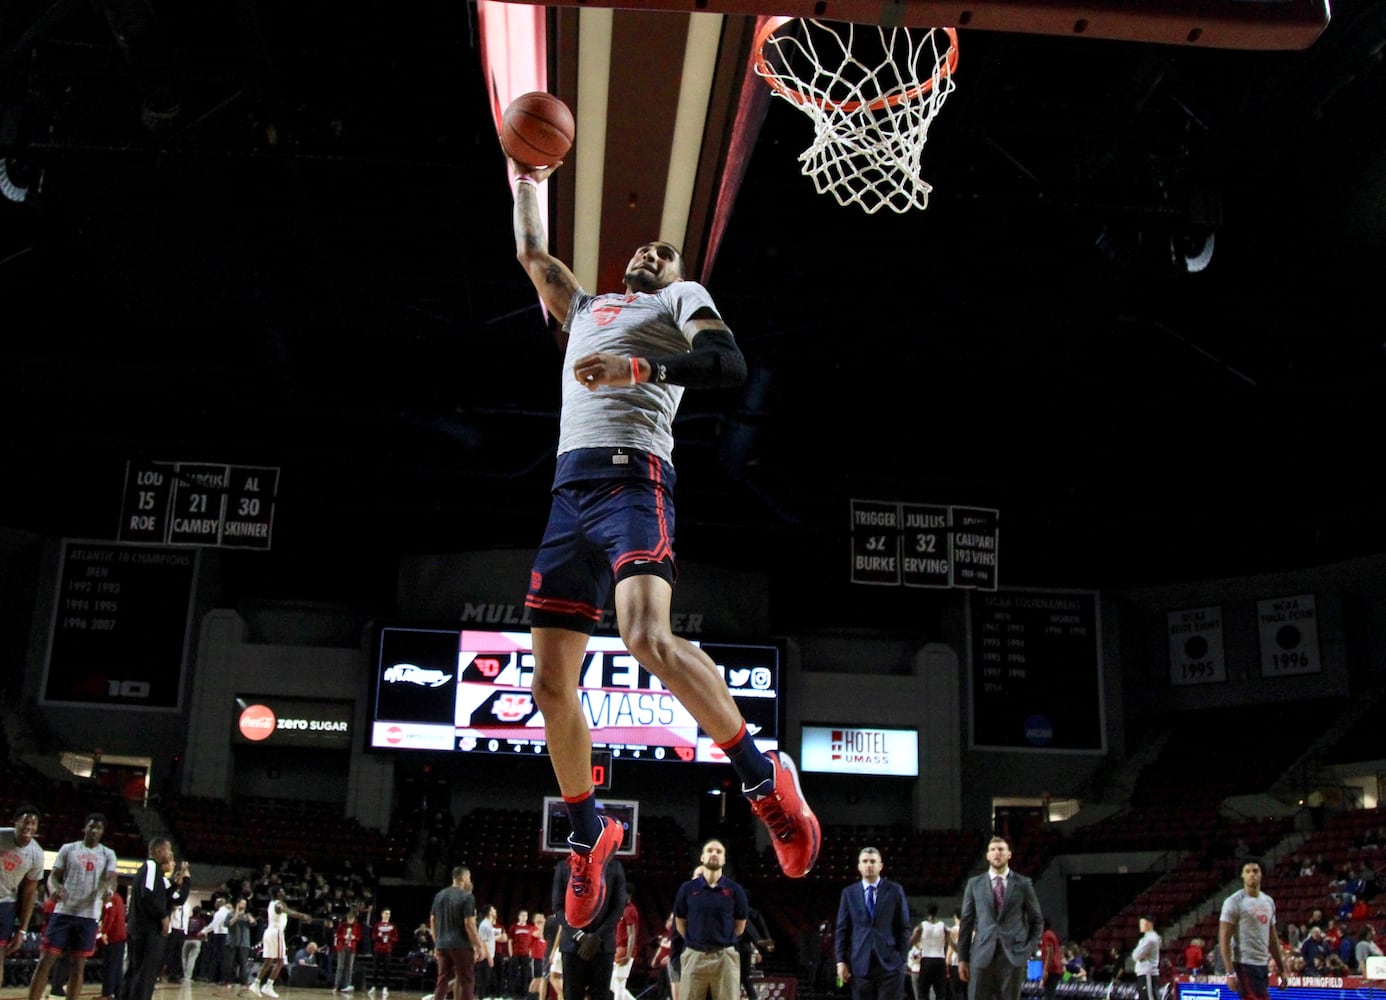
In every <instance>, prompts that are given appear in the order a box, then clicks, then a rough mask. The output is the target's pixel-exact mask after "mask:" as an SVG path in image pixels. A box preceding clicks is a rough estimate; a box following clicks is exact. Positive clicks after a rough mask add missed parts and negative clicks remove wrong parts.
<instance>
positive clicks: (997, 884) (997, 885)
mask: <svg viewBox="0 0 1386 1000" xmlns="http://www.w3.org/2000/svg"><path fill="white" fill-rule="evenodd" d="M991 895H992V898H993V899H994V900H996V912H997V913H1000V912H1001V904H1002V903H1004V902H1005V901H1006V892H1005V890H1004V889H1003V888H1001V876H1000V875H993V876H992V877H991Z"/></svg>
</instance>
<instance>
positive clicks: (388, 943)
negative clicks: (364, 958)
mask: <svg viewBox="0 0 1386 1000" xmlns="http://www.w3.org/2000/svg"><path fill="white" fill-rule="evenodd" d="M398 943H399V928H398V927H396V926H395V922H394V920H393V919H392V914H391V912H390V908H389V907H388V906H387V907H385V908H384V909H383V910H381V911H380V919H379V920H377V921H376V922H375V926H374V927H372V928H371V988H370V989H369V990H367V991H366V995H367V996H370V997H374V996H375V991H376V990H377V989H379V990H380V991H381V992H380V996H381V1000H384V998H385V997H388V996H389V995H390V960H391V958H393V957H394V953H395V945H396V944H398Z"/></svg>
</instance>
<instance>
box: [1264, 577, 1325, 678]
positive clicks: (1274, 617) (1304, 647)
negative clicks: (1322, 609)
mask: <svg viewBox="0 0 1386 1000" xmlns="http://www.w3.org/2000/svg"><path fill="white" fill-rule="evenodd" d="M1256 622H1257V625H1258V627H1259V630H1260V633H1261V676H1262V677H1289V676H1291V675H1294V674H1317V673H1321V672H1322V671H1323V662H1322V661H1321V660H1320V659H1319V617H1318V610H1317V609H1316V608H1315V606H1314V595H1313V594H1300V595H1299V596H1297V597H1273V598H1271V599H1270V600H1266V601H1257V602H1256Z"/></svg>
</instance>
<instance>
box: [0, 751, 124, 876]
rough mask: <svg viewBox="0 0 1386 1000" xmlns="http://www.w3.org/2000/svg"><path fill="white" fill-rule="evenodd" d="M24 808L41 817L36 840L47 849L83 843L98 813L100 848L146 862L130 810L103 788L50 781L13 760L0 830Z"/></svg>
mask: <svg viewBox="0 0 1386 1000" xmlns="http://www.w3.org/2000/svg"><path fill="white" fill-rule="evenodd" d="M24 803H32V804H33V805H36V806H38V807H39V809H41V810H42V811H43V819H42V821H41V822H40V823H39V838H38V839H39V842H40V843H42V844H43V845H44V846H45V847H50V848H53V849H57V847H59V846H60V845H62V844H65V843H68V842H71V841H74V840H81V839H82V828H83V826H84V825H85V822H86V818H87V815H88V814H89V813H94V812H99V813H102V814H104V815H105V817H106V834H105V836H104V837H103V838H102V843H104V844H105V845H106V846H107V847H109V848H110V849H111V850H113V851H115V852H116V854H117V855H119V856H120V857H125V858H142V857H144V854H145V844H144V837H143V836H142V835H141V833H140V828H139V825H138V824H137V823H136V822H135V817H134V815H133V814H132V813H131V812H130V806H129V804H128V803H127V802H126V801H125V800H124V799H123V798H121V796H120V793H119V792H118V791H116V790H115V789H111V788H102V787H100V786H99V785H96V784H95V783H92V782H88V781H84V780H83V779H81V778H77V777H74V778H73V779H72V780H70V781H54V780H53V779H51V778H48V777H46V776H45V775H43V774H41V773H40V772H38V771H36V770H35V769H34V768H32V767H30V766H29V765H28V764H25V763H24V762H23V761H20V760H16V759H14V758H11V760H10V763H9V770H8V771H7V772H6V779H5V786H4V789H3V790H0V825H9V820H10V818H11V817H12V816H13V815H14V810H15V808H16V807H17V806H19V805H22V804H24Z"/></svg>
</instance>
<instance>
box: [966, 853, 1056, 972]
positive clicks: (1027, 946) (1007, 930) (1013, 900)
mask: <svg viewBox="0 0 1386 1000" xmlns="http://www.w3.org/2000/svg"><path fill="white" fill-rule="evenodd" d="M1043 934H1044V914H1043V913H1042V912H1041V911H1040V905H1039V897H1038V896H1036V895H1035V885H1034V883H1033V882H1031V881H1030V880H1029V879H1028V878H1026V877H1025V876H1024V875H1017V874H1016V873H1015V872H1013V871H1011V845H1010V844H1008V843H1006V841H1005V839H1004V838H1002V837H992V838H991V841H990V842H989V843H988V844H987V871H985V872H983V873H982V874H981V875H974V876H972V877H971V878H970V879H968V880H967V887H966V888H965V889H964V890H963V905H962V922H961V923H960V925H959V927H958V977H959V978H960V979H962V981H963V982H965V983H967V984H968V994H967V995H968V998H969V1000H1020V989H1021V987H1022V986H1024V985H1025V978H1026V971H1027V963H1028V962H1029V960H1030V956H1031V955H1033V954H1034V953H1035V949H1036V948H1038V947H1039V943H1040V937H1041V936H1042V935H1043Z"/></svg>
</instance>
